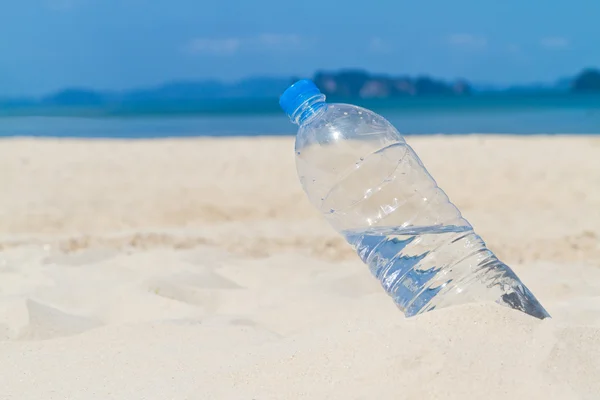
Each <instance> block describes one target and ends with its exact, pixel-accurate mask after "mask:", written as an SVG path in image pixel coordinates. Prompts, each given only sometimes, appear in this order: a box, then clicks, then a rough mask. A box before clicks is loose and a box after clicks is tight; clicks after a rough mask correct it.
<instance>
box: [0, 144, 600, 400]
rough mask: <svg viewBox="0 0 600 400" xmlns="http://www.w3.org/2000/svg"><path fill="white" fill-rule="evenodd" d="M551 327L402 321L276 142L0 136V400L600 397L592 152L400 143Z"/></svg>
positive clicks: (487, 314) (599, 147)
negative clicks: (524, 288) (311, 200)
mask: <svg viewBox="0 0 600 400" xmlns="http://www.w3.org/2000/svg"><path fill="white" fill-rule="evenodd" d="M409 143H411V144H412V145H413V147H414V148H415V150H416V151H417V153H418V154H419V155H420V156H421V157H422V159H423V161H424V162H425V165H426V166H427V167H428V169H429V170H430V172H431V173H432V175H433V176H434V177H435V178H436V180H437V181H438V183H439V184H440V186H441V187H442V188H444V190H446V192H447V193H448V194H449V196H450V198H451V199H452V200H453V201H454V202H455V203H456V204H457V205H458V206H459V208H460V209H461V210H462V211H463V214H464V215H465V216H466V218H467V219H468V220H469V221H470V222H472V223H473V225H474V226H475V228H476V230H477V231H478V233H480V234H481V235H482V236H483V238H484V239H485V240H486V241H487V243H488V244H489V246H490V247H491V248H492V250H494V251H495V252H496V253H497V254H498V255H499V256H500V257H501V258H502V259H503V260H504V261H506V262H507V263H509V264H510V265H511V266H512V267H513V268H514V269H515V271H516V272H517V274H519V275H520V277H521V278H522V279H523V281H524V282H525V283H526V284H527V285H528V286H529V287H530V289H532V291H533V292H534V293H535V294H536V296H537V297H538V299H539V300H540V301H541V302H542V304H543V305H544V306H545V307H546V308H547V310H548V311H549V312H550V313H551V314H552V316H553V318H552V319H551V320H545V321H539V320H536V319H533V318H530V317H528V316H526V315H524V314H522V313H519V312H516V311H511V310H508V309H504V308H501V307H499V306H496V305H494V304H479V305H467V306H461V307H455V308H449V309H444V310H438V311H435V312H431V313H428V314H426V315H423V316H419V317H416V318H411V319H405V318H404V317H403V315H402V314H401V313H400V312H399V311H398V310H397V309H396V308H395V306H394V305H393V303H392V301H391V299H389V298H388V297H387V295H385V294H384V293H383V290H382V289H380V288H379V286H378V284H377V282H376V281H375V279H374V278H372V277H371V276H370V275H369V273H368V270H367V268H366V267H365V266H364V265H363V264H362V263H361V262H360V261H359V259H358V258H357V257H356V256H355V255H354V254H353V252H352V250H350V249H349V248H348V246H347V245H346V244H345V242H344V241H343V240H342V239H341V238H340V237H339V236H338V235H337V234H336V233H335V232H333V231H332V230H331V229H330V228H329V227H328V226H327V225H326V224H325V222H324V221H323V220H322V219H321V217H320V216H319V215H317V213H316V212H315V211H314V210H313V209H312V208H311V206H310V205H309V204H308V201H307V200H306V199H305V196H304V193H303V192H302V190H301V188H300V185H299V183H298V181H297V178H296V176H295V170H294V160H293V141H292V140H291V139H289V138H285V139H239V140H231V139H228V140H215V139H205V140H164V141H154V142H152V141H146V142H126V141H121V142H119V141H112V142H111V141H60V140H24V139H18V140H2V141H0V249H2V251H0V399H19V400H21V399H85V400H88V399H157V400H158V399H160V400H162V399H261V400H262V399H368V400H371V399H438V398H439V399H507V398H518V399H598V398H600V243H599V238H600V211H599V210H600V139H598V138H590V137H579V138H565V137H554V138H551V137H537V138H532V137H530V138H510V137H503V138H499V137H486V138H483V137H478V136H472V137H453V138H447V137H427V138H409Z"/></svg>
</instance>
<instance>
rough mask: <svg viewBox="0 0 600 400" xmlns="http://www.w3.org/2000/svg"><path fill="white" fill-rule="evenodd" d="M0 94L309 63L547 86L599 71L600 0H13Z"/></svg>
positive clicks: (307, 70)
mask: <svg viewBox="0 0 600 400" xmlns="http://www.w3.org/2000/svg"><path fill="white" fill-rule="evenodd" d="M4 3H5V4H3V5H2V7H1V11H0V55H1V56H0V97H4V96H16V95H40V94H43V93H48V92H50V91H54V90H57V89H59V88H63V87H67V86H69V87H73V86H75V87H90V88H96V89H124V88H132V87H139V86H151V85H156V84H160V83H162V82H165V81H169V80H176V79H205V78H218V79H223V80H234V79H239V78H242V77H246V76H253V75H262V76H264V75H277V76H289V75H295V76H309V75H311V74H312V73H313V72H314V71H315V70H317V69H338V68H342V67H358V68H365V69H368V70H370V71H373V72H384V73H390V74H404V73H407V74H411V75H412V74H418V73H426V74H431V75H434V76H437V77H442V78H457V77H464V78H467V79H469V80H471V81H474V82H486V83H499V84H506V83H525V82H532V81H553V80H555V79H556V78H559V77H564V76H568V75H571V74H573V73H575V72H577V71H579V70H580V69H581V68H583V67H587V66H600V23H599V22H598V21H599V18H600V17H599V16H600V1H599V0H577V1H571V2H568V1H566V0H544V1H542V0H503V1H492V0H478V1H475V0H409V1H408V0H394V1H358V0H345V1H343V2H341V1H325V0H302V1H275V0H213V1H209V0H37V1H35V0H18V1H16V0H15V1H8V0H7V1H5V2H4Z"/></svg>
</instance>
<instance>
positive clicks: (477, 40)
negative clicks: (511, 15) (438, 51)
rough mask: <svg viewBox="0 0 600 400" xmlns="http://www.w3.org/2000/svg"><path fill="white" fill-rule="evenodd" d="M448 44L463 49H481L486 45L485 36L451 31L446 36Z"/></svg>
mask: <svg viewBox="0 0 600 400" xmlns="http://www.w3.org/2000/svg"><path fill="white" fill-rule="evenodd" d="M447 41H448V44H450V45H451V46H453V47H459V48H465V49H483V48H485V47H487V44H488V42H487V38H485V37H484V36H479V35H472V34H469V33H453V34H452V35H450V36H448V38H447Z"/></svg>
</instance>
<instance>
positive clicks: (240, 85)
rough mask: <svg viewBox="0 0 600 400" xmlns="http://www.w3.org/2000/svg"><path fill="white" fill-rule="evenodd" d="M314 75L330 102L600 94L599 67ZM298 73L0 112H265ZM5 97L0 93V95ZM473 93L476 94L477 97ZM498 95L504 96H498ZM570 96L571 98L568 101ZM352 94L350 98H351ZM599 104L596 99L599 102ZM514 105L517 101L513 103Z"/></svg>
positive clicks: (385, 103) (46, 100)
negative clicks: (553, 76) (535, 79)
mask: <svg viewBox="0 0 600 400" xmlns="http://www.w3.org/2000/svg"><path fill="white" fill-rule="evenodd" d="M312 79H313V80H314V82H315V83H316V84H317V86H319V88H320V89H321V90H322V91H323V92H324V93H325V94H326V95H327V96H328V97H329V99H330V100H333V101H347V100H348V101H352V102H354V103H356V104H373V106H374V107H391V108H394V109H401V108H402V109H407V108H411V107H421V106H423V105H424V104H427V107H434V106H435V107H438V106H439V107H442V108H448V107H461V106H462V105H464V104H471V103H472V102H471V101H469V98H470V97H476V101H477V103H478V104H481V105H482V106H484V107H488V108H494V107H506V106H507V105H506V104H507V102H508V100H506V99H510V103H511V104H513V105H517V104H520V100H519V98H527V99H528V100H527V101H533V100H532V99H533V98H535V101H536V102H537V103H539V104H540V105H543V106H545V107H546V106H552V107H555V104H565V106H566V105H568V104H575V103H576V102H577V100H576V99H574V97H577V96H571V95H570V94H571V93H592V92H593V93H600V71H598V70H595V69H587V70H584V71H582V72H581V73H580V74H578V75H577V76H575V77H574V78H562V79H559V80H557V81H556V82H554V83H549V84H548V83H546V84H544V83H540V84H531V85H521V86H493V85H482V84H477V85H472V84H471V83H470V82H467V81H464V80H454V81H444V80H440V79H437V78H433V77H429V76H417V77H410V76H406V75H399V76H392V75H385V74H372V73H369V72H367V71H364V70H355V69H343V70H339V71H334V72H328V71H319V72H317V73H316V74H315V75H314V76H313V77H312ZM295 80H297V78H295V79H292V78H285V77H283V78H282V77H254V78H248V79H243V80H240V81H237V82H231V83H230V82H220V81H216V80H205V81H173V82H168V83H165V84H163V85H159V86H156V87H147V88H136V89H133V90H125V91H120V92H116V91H96V90H92V89H87V88H69V89H65V90H61V91H59V92H56V93H53V94H50V95H48V96H45V97H42V98H40V99H22V98H21V99H2V98H0V114H1V115H65V116H66V115H90V116H103V115H151V114H156V115H160V114H169V115H177V114H180V115H194V114H227V113H234V114H243V113H246V114H261V113H262V114H264V113H277V112H280V110H279V108H278V105H277V99H278V97H279V96H280V95H281V93H282V92H283V91H284V90H285V89H286V88H287V87H288V85H290V84H291V83H292V82H294V81H295ZM0 95H1V93H0ZM472 95H473V96H472ZM497 96H500V97H498V98H496V97H497ZM564 97H566V99H565V98H564ZM349 99H351V100H349ZM594 104H595V103H594ZM511 107H512V106H511Z"/></svg>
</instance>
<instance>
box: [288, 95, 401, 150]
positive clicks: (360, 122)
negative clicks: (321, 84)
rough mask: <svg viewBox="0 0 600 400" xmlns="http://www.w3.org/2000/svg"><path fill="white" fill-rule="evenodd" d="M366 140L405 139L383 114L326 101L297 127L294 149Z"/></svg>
mask: <svg viewBox="0 0 600 400" xmlns="http://www.w3.org/2000/svg"><path fill="white" fill-rule="evenodd" d="M365 139H366V140H374V139H375V140H378V141H379V140H382V139H384V140H385V141H386V142H398V141H402V142H404V138H403V137H402V135H401V134H400V133H399V132H398V130H397V129H396V128H395V127H394V126H393V125H392V124H391V123H390V122H389V121H388V120H387V119H385V118H384V117H383V116H381V115H379V114H377V113H375V112H373V111H371V110H368V109H366V108H363V107H360V106H356V105H352V104H344V103H327V105H326V107H324V109H323V111H322V112H320V113H319V115H317V116H315V118H313V119H312V120H311V121H310V122H309V123H307V124H305V125H302V126H301V127H300V128H299V129H298V134H297V136H296V148H303V147H306V146H310V145H313V144H317V143H318V144H333V143H335V142H338V141H342V140H365Z"/></svg>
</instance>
